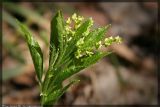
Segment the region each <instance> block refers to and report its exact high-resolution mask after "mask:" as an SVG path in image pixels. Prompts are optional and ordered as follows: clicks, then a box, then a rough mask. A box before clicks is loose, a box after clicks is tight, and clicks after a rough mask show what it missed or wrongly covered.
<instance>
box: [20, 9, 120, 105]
mask: <svg viewBox="0 0 160 107" xmlns="http://www.w3.org/2000/svg"><path fill="white" fill-rule="evenodd" d="M18 24H19V27H20V28H21V30H22V32H23V33H24V35H25V37H26V41H27V43H28V47H29V49H30V53H31V56H32V59H33V62H34V66H35V70H36V73H37V77H38V79H39V82H40V88H41V104H42V105H51V104H55V103H56V101H57V100H58V99H59V98H60V96H62V95H63V93H64V92H65V91H66V90H67V89H68V88H69V87H70V86H71V85H72V84H74V83H76V82H77V80H73V81H71V82H70V83H68V85H66V86H63V81H64V80H66V79H68V78H69V77H71V76H72V75H74V74H76V73H78V72H79V71H80V70H82V69H84V68H87V67H89V66H90V65H92V64H94V63H96V62H97V61H98V60H99V59H101V58H103V57H104V56H106V55H108V54H110V53H111V52H101V51H100V50H99V48H100V47H101V46H106V47H107V46H109V45H111V44H112V43H120V42H121V38H120V37H115V38H113V37H112V38H107V39H105V33H106V32H107V30H108V28H109V27H110V25H108V26H106V27H102V28H98V29H95V30H91V26H92V25H93V20H92V19H91V18H89V19H87V20H84V18H83V17H81V16H77V15H76V14H73V15H72V17H69V18H68V19H67V20H66V21H65V20H64V18H63V16H62V13H61V11H58V12H57V13H56V15H55V16H54V17H53V19H52V21H51V35H50V52H49V68H48V70H47V72H46V74H45V73H44V72H43V54H42V52H41V49H40V47H39V45H38V42H36V41H35V40H34V39H33V36H32V35H31V33H29V31H28V29H27V27H26V26H25V25H23V24H21V23H20V22H18ZM42 75H44V77H45V78H44V79H43V80H42Z"/></svg>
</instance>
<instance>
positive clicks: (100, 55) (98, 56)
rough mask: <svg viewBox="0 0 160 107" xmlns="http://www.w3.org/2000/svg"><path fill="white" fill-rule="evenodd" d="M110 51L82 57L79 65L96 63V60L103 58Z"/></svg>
mask: <svg viewBox="0 0 160 107" xmlns="http://www.w3.org/2000/svg"><path fill="white" fill-rule="evenodd" d="M110 53H111V52H97V53H95V54H94V55H92V56H89V57H87V58H83V59H81V63H80V64H81V65H83V66H84V67H88V66H90V65H92V64H94V63H96V62H97V61H98V60H100V59H101V58H103V57H104V56H106V55H109V54H110Z"/></svg>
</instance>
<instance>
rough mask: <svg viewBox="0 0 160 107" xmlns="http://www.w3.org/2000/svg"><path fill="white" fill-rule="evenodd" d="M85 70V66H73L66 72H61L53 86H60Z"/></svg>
mask: <svg viewBox="0 0 160 107" xmlns="http://www.w3.org/2000/svg"><path fill="white" fill-rule="evenodd" d="M83 68H85V67H84V66H75V65H72V66H71V67H69V68H67V69H65V70H64V71H62V72H60V73H59V74H58V75H57V76H56V77H55V80H54V81H53V84H59V83H61V82H63V81H64V80H65V79H67V78H69V77H71V76H72V75H74V74H76V73H77V72H79V71H80V70H82V69H83Z"/></svg>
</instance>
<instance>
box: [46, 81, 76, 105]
mask: <svg viewBox="0 0 160 107" xmlns="http://www.w3.org/2000/svg"><path fill="white" fill-rule="evenodd" d="M77 82H79V80H73V81H71V82H70V83H69V84H67V85H66V86H64V87H63V88H61V89H57V90H53V91H52V92H51V93H49V94H48V96H47V99H46V101H45V103H44V105H52V104H53V102H54V103H56V102H57V100H59V98H60V97H61V96H62V95H63V94H64V93H65V92H66V90H67V89H68V88H69V87H70V86H71V85H73V84H75V83H77Z"/></svg>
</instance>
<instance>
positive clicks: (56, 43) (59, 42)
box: [49, 11, 65, 64]
mask: <svg viewBox="0 0 160 107" xmlns="http://www.w3.org/2000/svg"><path fill="white" fill-rule="evenodd" d="M64 33H65V29H64V19H63V16H62V13H61V11H58V12H57V13H56V15H55V16H54V17H53V19H52V21H51V37H50V58H49V59H50V60H49V63H50V64H52V63H53V62H55V60H56V58H55V54H56V53H59V55H58V58H59V59H60V57H61V54H62V53H63V45H64V44H63V35H64Z"/></svg>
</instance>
